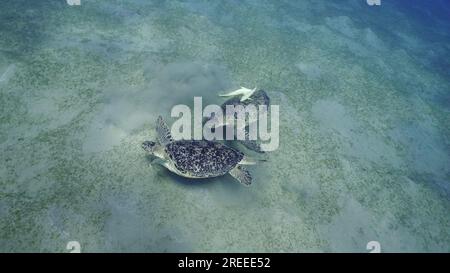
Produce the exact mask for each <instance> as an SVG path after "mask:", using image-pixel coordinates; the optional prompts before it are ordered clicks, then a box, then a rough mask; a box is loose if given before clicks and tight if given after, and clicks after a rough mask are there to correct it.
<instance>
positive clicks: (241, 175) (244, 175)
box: [230, 165, 252, 187]
mask: <svg viewBox="0 0 450 273" xmlns="http://www.w3.org/2000/svg"><path fill="white" fill-rule="evenodd" d="M230 175H231V176H232V177H234V178H235V179H236V180H237V181H239V183H241V184H242V185H244V186H246V187H248V186H250V185H251V184H252V176H251V174H250V173H249V172H248V171H247V170H246V169H245V168H244V167H242V166H239V165H238V166H236V167H234V168H233V169H231V170H230Z"/></svg>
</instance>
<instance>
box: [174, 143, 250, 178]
mask: <svg viewBox="0 0 450 273" xmlns="http://www.w3.org/2000/svg"><path fill="white" fill-rule="evenodd" d="M166 153H167V155H168V156H169V157H170V159H171V160H172V161H173V163H174V164H175V167H176V168H177V169H178V170H179V171H181V172H182V173H189V174H190V175H192V176H195V177H215V176H221V175H224V174H226V173H227V172H228V171H230V170H231V169H232V168H234V167H235V166H236V165H237V164H238V163H239V161H241V160H242V158H243V157H244V154H243V153H241V152H239V151H237V150H235V149H233V148H231V147H228V146H225V145H223V144H221V143H218V142H212V141H207V140H179V141H174V142H171V143H169V144H167V145H166Z"/></svg>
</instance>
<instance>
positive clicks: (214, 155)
mask: <svg viewBox="0 0 450 273" xmlns="http://www.w3.org/2000/svg"><path fill="white" fill-rule="evenodd" d="M156 131H157V135H158V142H154V141H144V142H143V143H142V148H143V149H144V150H145V151H147V152H148V153H150V154H152V155H154V156H156V157H157V160H156V162H157V163H159V164H161V165H163V166H164V167H166V168H167V169H169V170H170V171H171V172H173V173H176V174H178V175H180V176H183V177H188V178H208V177H217V176H222V175H225V174H227V173H229V174H230V175H231V176H232V177H234V178H235V179H236V180H237V181H239V182H240V183H241V184H243V185H245V186H249V185H250V184H251V183H252V176H251V175H250V173H249V172H248V171H247V170H246V169H245V168H244V167H243V166H241V165H253V164H255V162H254V161H253V160H251V159H249V158H247V157H246V156H245V155H244V154H243V153H241V152H240V151H238V150H236V149H233V148H231V147H228V146H226V145H224V144H221V143H219V142H214V141H208V140H176V141H175V140H173V138H172V136H171V134H170V130H169V128H168V126H167V124H166V123H165V122H164V120H163V119H162V117H161V116H159V117H158V119H157V122H156Z"/></svg>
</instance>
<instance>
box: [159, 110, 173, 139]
mask: <svg viewBox="0 0 450 273" xmlns="http://www.w3.org/2000/svg"><path fill="white" fill-rule="evenodd" d="M156 132H157V133H158V141H159V144H161V145H163V146H165V145H167V144H169V143H171V142H173V138H172V135H171V134H170V130H169V127H168V126H167V124H166V122H165V121H164V120H163V118H162V117H161V116H158V119H157V120H156Z"/></svg>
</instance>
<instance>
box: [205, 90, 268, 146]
mask: <svg viewBox="0 0 450 273" xmlns="http://www.w3.org/2000/svg"><path fill="white" fill-rule="evenodd" d="M242 90H244V91H246V93H245V92H243V91H242ZM238 91H239V92H238ZM220 96H233V97H232V98H230V99H228V100H226V101H225V102H224V103H223V104H222V105H221V108H222V110H223V112H224V113H226V107H227V106H228V105H230V106H238V105H242V106H244V107H245V106H247V105H254V106H256V108H257V109H258V108H259V106H260V105H265V106H267V107H269V105H270V98H269V96H268V95H267V93H266V92H265V91H264V90H262V89H260V90H258V91H256V92H255V89H247V88H241V89H239V90H236V91H233V92H231V93H228V94H225V95H220ZM239 96H241V98H239ZM237 116H238V113H236V112H235V113H234V114H233V115H232V116H231V115H230V116H227V115H225V117H224V120H223V121H214V124H215V125H217V126H227V125H228V124H230V123H231V122H230V121H231V120H233V123H234V124H236V118H237ZM212 119H215V117H212V118H211V119H206V120H205V123H206V122H208V121H211V120H212ZM257 120H258V116H249V117H248V119H247V120H246V123H245V128H244V129H245V140H237V142H238V143H240V144H242V145H244V146H245V147H247V148H248V149H250V150H252V151H256V152H260V153H263V151H262V149H261V143H260V141H258V140H250V137H249V126H250V123H249V121H253V122H256V121H257ZM211 124H212V123H211Z"/></svg>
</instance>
